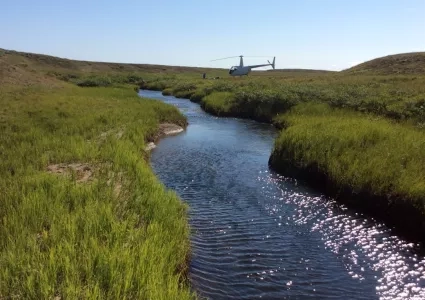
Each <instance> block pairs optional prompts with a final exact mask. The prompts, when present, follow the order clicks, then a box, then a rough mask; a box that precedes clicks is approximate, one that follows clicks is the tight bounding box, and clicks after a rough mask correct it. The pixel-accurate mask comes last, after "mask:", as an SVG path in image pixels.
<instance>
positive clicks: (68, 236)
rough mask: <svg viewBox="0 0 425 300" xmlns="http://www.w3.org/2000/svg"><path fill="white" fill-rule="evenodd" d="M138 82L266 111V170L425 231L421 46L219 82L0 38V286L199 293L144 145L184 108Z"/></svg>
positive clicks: (215, 107) (24, 293) (6, 290)
mask: <svg viewBox="0 0 425 300" xmlns="http://www.w3.org/2000/svg"><path fill="white" fill-rule="evenodd" d="M204 72H205V73H207V79H202V74H203V73H204ZM216 77H219V78H218V79H213V78H216ZM139 87H141V88H144V89H152V90H158V91H163V93H164V94H167V95H174V96H176V97H182V98H189V99H190V100H191V101H194V102H198V103H200V105H201V106H202V107H203V108H204V109H205V110H206V111H208V112H210V113H213V114H216V115H219V116H233V117H242V118H250V119H254V120H258V121H262V122H269V123H273V124H274V125H275V126H277V127H278V128H281V129H282V131H281V133H280V135H279V136H278V138H277V139H276V142H275V145H274V149H273V153H272V156H271V158H270V164H271V166H272V167H273V168H275V169H277V170H279V171H280V172H281V173H283V174H288V175H291V176H292V175H294V174H295V175H296V176H300V177H301V178H304V179H306V180H308V181H309V182H311V183H314V182H316V183H319V187H320V186H321V187H322V188H324V189H325V190H326V191H327V192H329V193H330V194H332V195H334V196H336V198H337V199H341V200H343V199H351V200H350V201H349V203H350V204H352V205H353V206H356V203H357V202H361V205H360V206H361V207H362V208H363V209H364V210H365V211H367V210H368V207H369V208H370V207H373V209H369V211H371V212H373V213H375V214H378V213H379V212H381V216H383V217H384V218H385V215H390V216H391V218H387V220H388V221H389V222H390V223H394V224H397V225H398V227H399V228H410V229H412V228H413V231H412V232H417V233H424V232H425V226H424V222H425V216H424V213H425V209H424V201H425V196H424V195H425V164H424V163H423V161H424V160H425V150H424V149H425V147H424V146H425V134H424V129H423V128H424V126H425V55H424V54H423V53H412V54H404V55H396V56H391V57H385V58H381V59H378V60H374V61H372V62H369V63H365V64H362V65H359V66H356V67H354V68H352V69H348V70H345V71H342V72H327V71H315V70H275V71H259V72H253V73H251V75H250V76H248V77H244V78H229V77H228V74H227V71H226V70H222V69H200V68H188V67H172V66H160V65H140V64H117V63H97V62H87V61H74V60H67V59H62V58H57V57H52V56H46V55H40V54H32V53H21V52H15V51H9V50H2V49H0V104H1V106H0V130H1V135H0V154H1V158H2V159H1V161H0V172H1V174H2V176H1V178H0V191H1V193H0V252H1V254H0V266H1V268H0V298H25V299H35V298H37V299H45V298H55V297H57V298H58V299H59V298H90V299H91V298H102V299H112V298H113V299H116V298H138V299H189V298H194V297H196V295H194V294H193V292H192V291H191V290H190V288H189V287H188V284H187V280H186V276H185V275H186V272H187V267H188V263H187V262H188V259H189V256H190V249H189V228H188V223H187V216H186V207H185V205H184V204H183V203H182V202H181V200H180V199H179V198H178V197H177V196H176V195H175V193H173V192H172V191H168V190H166V189H165V188H164V187H163V185H161V184H160V182H159V181H158V180H157V178H156V177H155V176H154V174H153V172H152V170H151V169H150V167H149V162H148V157H149V154H148V153H147V152H146V151H145V150H144V149H145V147H146V144H147V143H148V142H151V141H153V140H154V139H155V138H156V137H157V135H158V131H157V130H158V128H159V124H161V123H174V124H179V125H181V126H183V127H184V126H185V125H186V119H185V118H184V117H183V116H182V115H181V114H180V113H179V112H178V111H177V109H175V108H173V107H170V106H167V105H165V104H163V103H159V102H157V101H154V100H148V99H141V98H139V97H138V96H137V94H136V93H135V90H136V91H137V90H138V89H139ZM356 195H358V196H361V197H362V199H363V200H359V199H360V198H359V197H356ZM364 199H366V200H364ZM394 208H395V209H394ZM423 236H425V235H424V234H422V237H423Z"/></svg>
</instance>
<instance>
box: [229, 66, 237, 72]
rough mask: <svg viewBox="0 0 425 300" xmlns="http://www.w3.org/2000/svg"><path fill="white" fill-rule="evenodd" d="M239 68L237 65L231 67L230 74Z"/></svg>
mask: <svg viewBox="0 0 425 300" xmlns="http://www.w3.org/2000/svg"><path fill="white" fill-rule="evenodd" d="M237 69H238V67H236V66H233V67H231V68H230V70H229V74H232V73H233V72H234V71H236V70H237Z"/></svg>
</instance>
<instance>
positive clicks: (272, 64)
mask: <svg viewBox="0 0 425 300" xmlns="http://www.w3.org/2000/svg"><path fill="white" fill-rule="evenodd" d="M275 60H276V57H273V62H272V63H271V62H270V61H269V60H267V62H268V63H269V64H270V65H271V66H272V68H273V70H274V63H275Z"/></svg>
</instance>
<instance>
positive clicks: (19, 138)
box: [0, 76, 195, 299]
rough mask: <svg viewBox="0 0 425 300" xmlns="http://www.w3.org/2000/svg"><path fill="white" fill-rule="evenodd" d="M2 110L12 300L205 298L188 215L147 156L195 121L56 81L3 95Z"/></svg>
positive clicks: (2, 199) (0, 240)
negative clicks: (192, 263) (153, 145)
mask: <svg viewBox="0 0 425 300" xmlns="http://www.w3.org/2000/svg"><path fill="white" fill-rule="evenodd" d="M9 78H13V76H12V77H9ZM28 80H32V79H31V77H30V76H28ZM0 104H1V107H2V109H1V111H0V127H1V132H2V134H1V135H0V153H1V157H2V159H1V161H0V172H1V174H2V177H1V179H0V190H1V191H2V192H1V193H0V220H1V221H0V224H1V226H0V252H1V255H0V264H1V266H2V267H1V268H0V298H9V297H10V298H14V297H19V298H37V299H45V298H55V297H56V298H61V299H63V298H102V299H103V298H114V299H115V298H125V297H127V298H128V297H130V298H143V299H193V298H194V297H195V296H194V294H193V292H192V291H191V290H190V287H189V285H188V282H187V279H186V274H187V269H188V260H189V256H190V245H189V228H188V221H187V207H186V205H185V204H184V203H183V202H182V201H181V200H180V199H179V198H178V196H177V195H176V194H175V193H174V192H172V191H169V190H166V189H165V187H164V186H163V185H162V184H161V183H160V181H159V180H158V179H157V178H156V177H155V175H154V174H153V172H152V170H151V168H150V166H149V162H148V161H146V156H147V155H148V153H147V152H146V151H145V150H144V149H145V147H146V145H147V143H148V142H149V141H154V140H156V139H158V138H159V131H158V130H159V128H160V124H163V123H170V124H176V125H179V126H181V127H182V128H184V127H185V126H186V125H187V121H186V119H185V117H184V116H183V115H181V114H180V112H179V111H178V110H177V109H176V108H174V107H172V106H170V105H166V104H163V103H159V102H158V101H153V100H149V99H141V98H140V97H139V96H138V95H137V94H136V93H135V92H134V89H133V87H131V86H125V85H122V86H116V85H111V86H109V87H102V88H99V87H93V88H92V87H90V88H81V87H77V86H74V85H71V84H68V83H63V82H60V81H56V80H54V79H52V78H44V77H43V78H41V79H40V80H37V81H32V82H30V84H26V86H24V85H20V84H19V82H17V81H16V82H13V84H12V83H6V84H3V85H2V86H1V91H0Z"/></svg>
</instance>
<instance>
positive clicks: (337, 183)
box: [141, 75, 425, 242]
mask: <svg viewBox="0 0 425 300" xmlns="http://www.w3.org/2000/svg"><path fill="white" fill-rule="evenodd" d="M332 76H334V75H332ZM332 78H334V77H332ZM332 78H330V77H329V76H327V77H326V78H321V79H318V80H317V82H314V80H313V83H311V82H310V83H305V81H306V80H307V79H305V78H304V79H301V80H300V79H297V80H296V81H295V79H291V80H292V81H291V83H290V84H289V83H288V82H285V81H283V84H281V85H277V84H278V83H277V82H276V81H277V80H276V79H270V80H272V81H273V80H274V81H275V82H274V83H269V82H266V81H265V80H260V79H258V78H256V80H257V81H256V82H254V80H252V79H251V80H250V79H246V80H241V81H239V82H235V81H233V82H231V81H230V80H225V81H221V82H220V81H216V82H202V81H190V82H187V81H186V80H181V82H176V81H175V80H174V81H172V82H168V81H167V80H161V79H156V80H153V81H151V82H146V83H144V84H143V85H142V86H141V87H142V88H147V89H149V88H153V89H154V90H158V89H159V90H161V89H163V91H164V92H163V93H164V94H166V95H175V96H177V97H182V96H184V97H187V98H190V100H191V101H193V102H197V103H199V104H200V105H201V107H202V108H203V109H204V110H205V111H206V112H209V113H211V114H213V115H216V116H222V117H238V118H248V119H253V120H256V121H260V122H267V123H272V124H274V125H275V126H276V127H278V128H281V129H283V130H282V132H281V134H280V135H279V138H278V139H277V140H276V143H275V146H274V149H273V152H272V155H271V157H270V161H269V164H270V167H271V168H272V169H275V170H277V171H278V172H280V173H282V174H284V175H288V176H294V177H296V178H299V179H304V180H306V181H308V182H309V183H310V184H312V185H314V186H315V187H316V188H318V189H320V190H321V191H323V192H325V193H326V194H327V195H329V196H332V197H334V198H335V199H336V200H337V201H339V202H341V203H345V204H347V206H350V207H352V208H355V209H356V210H358V211H359V212H364V213H367V214H369V215H371V216H373V217H375V218H377V219H378V220H380V221H384V222H385V223H387V224H388V225H389V226H395V227H396V230H397V231H398V232H399V233H401V234H403V235H404V236H406V237H407V238H409V239H412V240H415V241H420V242H425V239H424V236H425V208H424V207H425V205H424V204H425V198H424V196H423V195H425V185H424V184H423V183H424V182H425V168H424V167H423V164H422V161H424V159H425V153H424V151H423V150H422V149H424V147H423V146H424V145H425V135H424V133H423V130H422V125H421V124H422V119H423V116H424V114H423V111H422V110H421V109H420V107H421V106H420V104H421V103H422V102H421V101H420V97H421V96H423V94H424V93H423V89H422V88H420V87H418V86H417V83H418V82H419V81H420V82H421V81H422V80H423V78H422V77H418V78H416V79H414V78H413V77H412V78H410V79H409V78H407V77H406V76H392V77H377V78H375V80H372V78H369V79H370V80H371V81H370V82H368V81H367V80H368V78H367V77H365V78H363V77H355V76H354V77H349V78H348V79H347V78H343V79H341V78H340V79H338V80H340V81H341V84H339V85H338V84H335V83H333V82H329V81H330V80H331V79H332ZM416 80H418V82H415V81H416ZM309 81H311V80H309ZM383 82H392V83H396V85H398V88H399V95H403V93H404V92H403V91H405V92H406V93H405V94H404V96H403V97H404V98H403V99H398V101H396V102H394V101H392V100H391V97H389V95H390V94H393V91H392V90H390V89H389V86H387V85H382V83H383ZM400 82H404V84H401V83H400ZM406 82H407V83H406ZM412 82H413V83H414V84H412ZM274 84H276V86H275V87H273V85H274ZM373 85H377V87H373ZM261 87H262V88H263V90H261ZM383 87H385V88H383ZM407 90H409V93H407ZM344 95H346V98H344ZM409 97H410V98H409ZM414 101H417V103H414Z"/></svg>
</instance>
